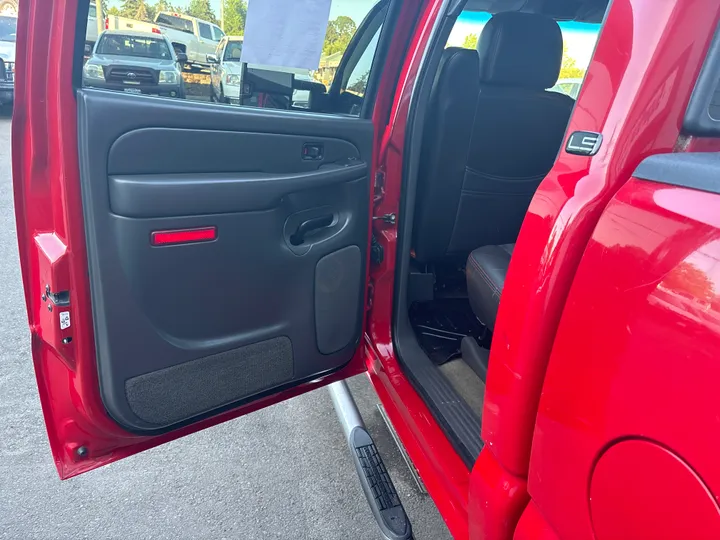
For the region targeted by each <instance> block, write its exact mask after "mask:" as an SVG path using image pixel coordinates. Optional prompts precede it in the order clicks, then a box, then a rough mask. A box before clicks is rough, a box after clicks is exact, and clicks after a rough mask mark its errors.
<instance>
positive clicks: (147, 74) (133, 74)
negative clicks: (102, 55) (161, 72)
mask: <svg viewBox="0 0 720 540" xmlns="http://www.w3.org/2000/svg"><path fill="white" fill-rule="evenodd" d="M105 80H106V81H108V82H122V83H129V84H136V85H137V86H142V85H148V84H157V72H155V71H154V70H152V69H144V68H133V67H124V66H118V67H116V66H110V67H106V68H105Z"/></svg>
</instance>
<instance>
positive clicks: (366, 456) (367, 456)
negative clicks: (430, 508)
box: [348, 426, 412, 540]
mask: <svg viewBox="0 0 720 540" xmlns="http://www.w3.org/2000/svg"><path fill="white" fill-rule="evenodd" d="M348 444H349V446H350V451H351V453H352V458H353V463H354V464H355V470H356V471H357V473H358V477H359V479H360V485H361V486H362V489H363V492H364V493H365V497H366V498H367V501H368V504H369V505H370V509H371V510H372V513H373V516H375V520H376V521H377V523H378V526H379V527H380V531H381V532H382V534H383V536H384V537H385V538H386V539H387V540H409V539H411V538H412V526H411V525H410V520H409V519H408V516H407V514H406V513H405V508H403V505H402V502H401V501H400V497H399V496H398V493H397V490H396V489H395V486H394V484H393V481H392V479H391V478H390V474H389V473H388V471H387V468H386V467H385V463H384V462H383V460H382V457H381V456H380V452H378V449H377V447H376V446H375V442H374V441H373V439H372V437H371V436H370V434H369V433H368V432H367V430H366V429H365V428H364V427H359V426H358V427H356V428H354V429H353V430H352V432H351V433H350V436H349V438H348Z"/></svg>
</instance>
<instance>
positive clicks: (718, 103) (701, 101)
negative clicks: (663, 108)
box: [683, 27, 720, 137]
mask: <svg viewBox="0 0 720 540" xmlns="http://www.w3.org/2000/svg"><path fill="white" fill-rule="evenodd" d="M719 74H720V27H718V28H717V29H716V30H715V35H714V36H713V39H712V42H711V43H710V48H709V49H708V52H707V56H706V57H705V61H704V62H703V66H702V69H701V70H700V75H699V76H698V79H697V81H696V82H695V88H694V89H693V92H692V94H691V95H690V101H689V102H688V106H687V109H686V111H685V118H684V119H683V132H684V133H686V134H688V135H697V136H700V137H720V79H719V78H718V75H719ZM713 113H715V114H716V115H717V116H713Z"/></svg>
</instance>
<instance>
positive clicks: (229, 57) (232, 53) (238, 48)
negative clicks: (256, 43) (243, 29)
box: [223, 40, 242, 62]
mask: <svg viewBox="0 0 720 540" xmlns="http://www.w3.org/2000/svg"><path fill="white" fill-rule="evenodd" d="M241 56H242V41H235V40H229V41H228V42H227V47H225V54H224V55H223V60H224V61H226V62H240V57H241Z"/></svg>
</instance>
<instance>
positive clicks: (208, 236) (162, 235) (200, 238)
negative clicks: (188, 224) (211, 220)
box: [150, 227, 217, 246]
mask: <svg viewBox="0 0 720 540" xmlns="http://www.w3.org/2000/svg"><path fill="white" fill-rule="evenodd" d="M216 238H217V228H216V227H203V228H202V229H182V230H177V231H153V233H152V234H151V235H150V243H151V244H152V245H153V246H167V245H169V244H189V243H192V242H209V241H210V240H215V239H216Z"/></svg>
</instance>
